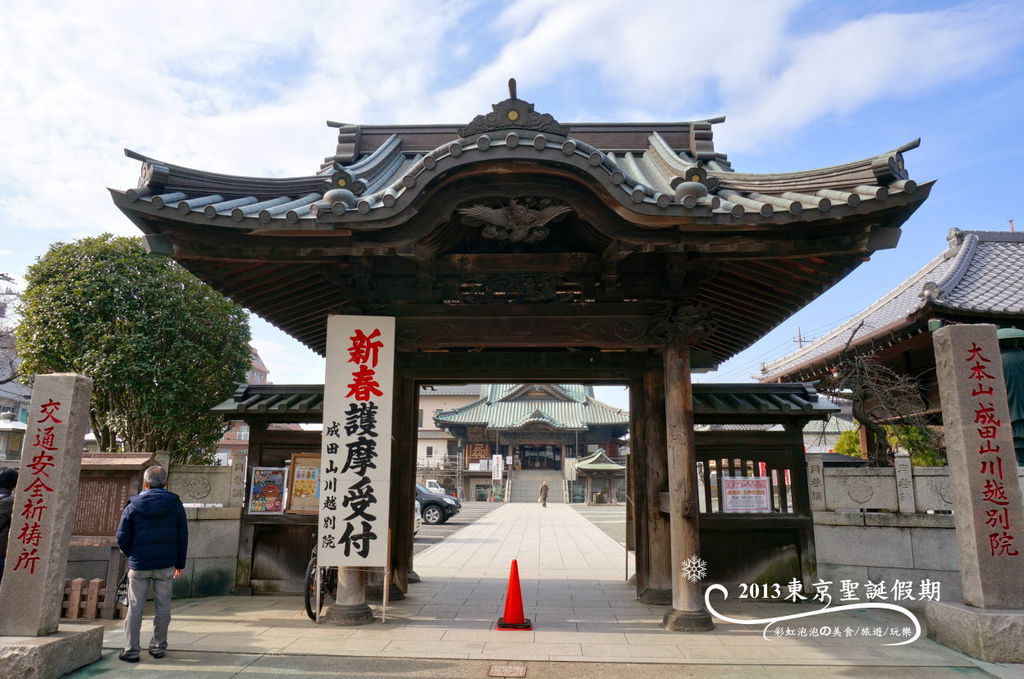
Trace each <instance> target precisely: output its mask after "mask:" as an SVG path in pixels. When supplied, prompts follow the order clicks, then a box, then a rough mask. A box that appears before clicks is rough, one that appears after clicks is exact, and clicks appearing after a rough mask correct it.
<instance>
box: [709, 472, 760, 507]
mask: <svg viewBox="0 0 1024 679" xmlns="http://www.w3.org/2000/svg"><path fill="white" fill-rule="evenodd" d="M721 483H722V511H723V512H770V511H772V501H771V484H770V483H769V479H768V477H767V476H740V477H729V476H726V477H723V478H722V481H721Z"/></svg>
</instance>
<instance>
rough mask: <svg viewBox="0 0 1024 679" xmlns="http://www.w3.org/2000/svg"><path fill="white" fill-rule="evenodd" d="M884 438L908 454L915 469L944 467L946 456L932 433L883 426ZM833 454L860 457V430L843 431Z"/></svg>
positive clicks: (916, 428)
mask: <svg viewBox="0 0 1024 679" xmlns="http://www.w3.org/2000/svg"><path fill="white" fill-rule="evenodd" d="M885 431H886V438H887V439H888V443H889V445H890V446H892V447H893V448H894V449H895V448H900V449H902V450H904V451H906V452H907V453H909V454H910V463H911V464H913V465H914V466H915V467H944V466H945V465H946V455H945V452H944V451H943V449H942V446H941V439H940V437H939V436H938V434H937V433H936V432H934V431H929V430H926V429H924V428H923V427H918V426H911V425H899V424H897V425H885ZM835 452H837V453H842V454H843V455H849V456H850V457H860V429H851V430H849V431H844V432H843V433H842V434H840V435H839V440H838V441H836V447H835Z"/></svg>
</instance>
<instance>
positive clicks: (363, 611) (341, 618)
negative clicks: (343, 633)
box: [320, 602, 373, 627]
mask: <svg viewBox="0 0 1024 679" xmlns="http://www.w3.org/2000/svg"><path fill="white" fill-rule="evenodd" d="M320 619H321V620H323V621H324V622H326V623H327V624H328V625H338V626H340V627H351V626H354V625H368V624H370V623H371V622H373V611H372V610H370V607H369V606H367V605H366V603H365V602H364V603H361V604H334V605H333V606H328V607H327V612H326V613H325V614H324V615H323V616H321V618H320Z"/></svg>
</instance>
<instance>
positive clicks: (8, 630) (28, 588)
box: [0, 374, 92, 637]
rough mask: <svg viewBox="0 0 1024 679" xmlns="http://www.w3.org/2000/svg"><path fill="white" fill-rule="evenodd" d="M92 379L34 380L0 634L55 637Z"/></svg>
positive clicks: (0, 590)
mask: <svg viewBox="0 0 1024 679" xmlns="http://www.w3.org/2000/svg"><path fill="white" fill-rule="evenodd" d="M91 395H92V380H91V379H89V378H88V377H85V376H84V375H74V374H53V375H40V376H38V377H36V380H35V383H34V385H33V388H32V402H31V405H30V408H29V419H28V429H27V430H26V432H25V440H24V443H23V447H22V453H21V461H22V463H21V470H20V475H19V477H18V486H17V488H16V489H15V492H14V511H13V513H12V515H11V529H10V537H9V538H8V544H7V558H6V564H5V568H4V577H3V583H2V585H0V611H2V615H0V635H4V636H26V637H37V636H45V635H48V634H52V633H54V632H56V631H57V625H58V623H59V621H60V614H61V599H62V598H63V594H64V576H65V573H66V571H67V561H68V545H69V543H70V538H71V526H72V523H73V520H74V512H75V506H76V504H77V499H78V481H79V471H80V469H81V465H82V450H83V447H84V441H85V433H86V431H87V430H88V427H89V399H90V397H91Z"/></svg>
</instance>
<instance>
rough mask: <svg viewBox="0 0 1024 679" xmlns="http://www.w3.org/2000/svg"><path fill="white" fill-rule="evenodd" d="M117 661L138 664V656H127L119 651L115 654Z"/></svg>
mask: <svg viewBox="0 0 1024 679" xmlns="http://www.w3.org/2000/svg"><path fill="white" fill-rule="evenodd" d="M117 659H118V660H123V661H125V662H139V656H137V655H128V654H127V653H125V652H124V651H121V652H120V653H118V654H117Z"/></svg>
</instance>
